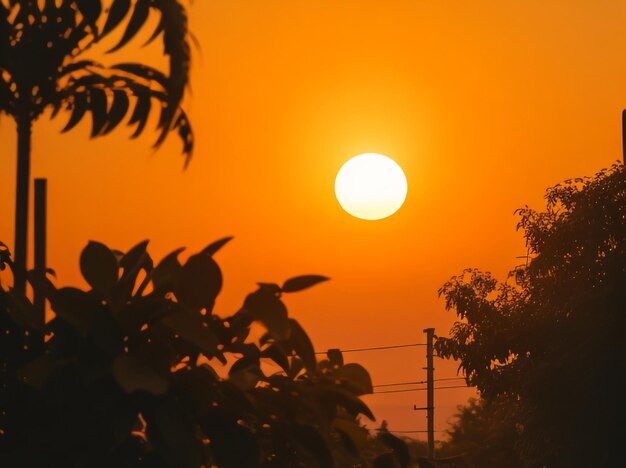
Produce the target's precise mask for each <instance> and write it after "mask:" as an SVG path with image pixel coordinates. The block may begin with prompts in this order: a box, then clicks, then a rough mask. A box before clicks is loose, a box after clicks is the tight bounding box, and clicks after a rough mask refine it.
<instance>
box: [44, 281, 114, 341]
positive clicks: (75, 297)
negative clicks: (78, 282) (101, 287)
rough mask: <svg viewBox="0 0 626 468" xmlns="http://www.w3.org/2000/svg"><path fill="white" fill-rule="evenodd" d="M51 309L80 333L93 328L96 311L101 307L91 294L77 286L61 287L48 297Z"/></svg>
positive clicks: (84, 333)
mask: <svg viewBox="0 0 626 468" xmlns="http://www.w3.org/2000/svg"><path fill="white" fill-rule="evenodd" d="M50 304H51V306H52V310H53V311H54V312H55V313H56V315H57V316H58V317H60V318H61V319H63V320H64V321H65V322H67V323H69V324H70V325H71V326H72V327H73V328H75V329H76V330H77V331H79V332H80V333H81V334H82V335H87V334H88V333H89V332H90V331H91V330H93V328H94V324H95V322H96V311H97V310H98V308H101V307H102V304H101V303H100V301H99V300H98V299H97V298H95V297H94V296H93V295H91V294H89V293H86V292H85V291H81V290H80V289H77V288H61V289H59V290H57V291H56V292H55V293H54V294H53V295H52V296H51V297H50Z"/></svg>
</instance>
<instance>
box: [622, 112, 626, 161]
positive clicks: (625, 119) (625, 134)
mask: <svg viewBox="0 0 626 468" xmlns="http://www.w3.org/2000/svg"><path fill="white" fill-rule="evenodd" d="M622 162H623V163H624V164H626V109H624V110H623V111H622Z"/></svg>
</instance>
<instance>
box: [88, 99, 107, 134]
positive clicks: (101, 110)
mask: <svg viewBox="0 0 626 468" xmlns="http://www.w3.org/2000/svg"><path fill="white" fill-rule="evenodd" d="M89 110H90V111H91V117H92V126H91V138H94V137H96V136H98V135H100V133H101V132H102V129H103V128H104V126H105V125H106V123H107V110H108V99H107V94H106V92H105V91H104V90H103V89H100V88H92V89H91V90H90V92H89Z"/></svg>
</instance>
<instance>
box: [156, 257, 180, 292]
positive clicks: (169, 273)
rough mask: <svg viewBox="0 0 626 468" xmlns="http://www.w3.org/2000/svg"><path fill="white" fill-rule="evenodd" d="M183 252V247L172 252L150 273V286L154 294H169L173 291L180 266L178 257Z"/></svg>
mask: <svg viewBox="0 0 626 468" xmlns="http://www.w3.org/2000/svg"><path fill="white" fill-rule="evenodd" d="M183 250H185V248H184V247H181V248H179V249H176V250H174V251H173V252H172V253H170V254H168V255H167V256H166V257H164V258H163V260H161V261H160V262H159V264H158V265H157V266H156V268H155V269H154V270H152V272H151V273H150V279H151V280H152V286H153V288H154V290H155V292H169V291H171V290H173V289H174V286H175V284H176V282H177V280H178V275H179V274H180V271H181V270H182V265H181V264H180V262H179V261H178V255H180V253H181V252H182V251H183Z"/></svg>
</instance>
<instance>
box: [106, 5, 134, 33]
mask: <svg viewBox="0 0 626 468" xmlns="http://www.w3.org/2000/svg"><path fill="white" fill-rule="evenodd" d="M129 10H130V0H113V3H112V4H111V8H109V13H108V14H107V20H106V23H105V24H104V28H103V29H102V34H101V35H102V36H104V35H105V34H109V33H110V32H111V31H113V29H115V27H116V26H118V25H119V24H120V23H121V22H122V20H123V19H124V17H125V16H126V14H127V13H128V11H129Z"/></svg>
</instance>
